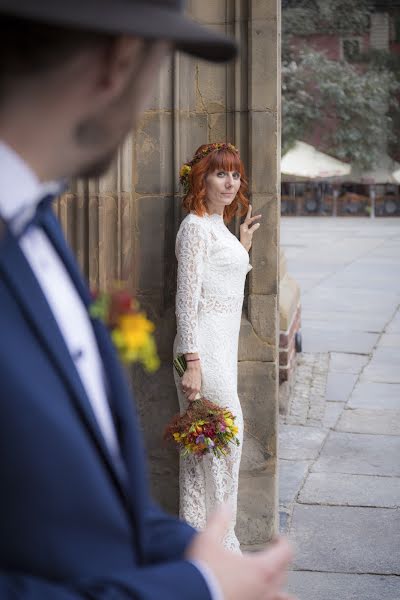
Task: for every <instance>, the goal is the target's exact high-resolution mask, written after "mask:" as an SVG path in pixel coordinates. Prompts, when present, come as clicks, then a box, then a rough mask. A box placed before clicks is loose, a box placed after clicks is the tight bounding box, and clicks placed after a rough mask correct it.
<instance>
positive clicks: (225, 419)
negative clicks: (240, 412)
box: [164, 356, 240, 457]
mask: <svg viewBox="0 0 400 600" xmlns="http://www.w3.org/2000/svg"><path fill="white" fill-rule="evenodd" d="M174 367H175V369H176V371H177V373H178V374H179V376H180V377H182V375H183V373H184V372H185V369H186V361H185V358H184V357H183V356H179V357H177V358H176V359H175V360H174ZM235 419H236V417H235V416H234V415H233V414H232V413H231V411H230V410H228V409H227V408H225V407H222V406H218V405H217V404H214V403H213V402H210V401H209V400H207V399H206V398H199V399H197V400H195V401H194V402H191V403H190V404H189V407H188V409H187V411H186V412H185V413H184V414H183V415H180V414H177V415H175V416H174V417H173V419H172V421H171V422H170V423H169V424H168V425H167V427H166V429H165V433H164V439H165V440H167V441H173V442H174V443H175V445H176V446H177V448H178V449H179V450H180V451H181V454H182V455H183V456H187V455H188V454H195V455H197V456H203V455H205V454H208V453H210V452H212V453H213V454H214V455H215V456H217V457H221V456H226V455H227V454H229V452H230V446H229V444H233V445H235V446H239V445H240V442H239V438H238V437H237V434H238V433H239V428H238V426H237V425H236V424H235Z"/></svg>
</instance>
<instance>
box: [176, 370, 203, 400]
mask: <svg viewBox="0 0 400 600" xmlns="http://www.w3.org/2000/svg"><path fill="white" fill-rule="evenodd" d="M181 383H182V390H183V393H184V394H185V396H186V398H187V399H188V400H189V402H193V400H195V399H196V396H197V394H199V393H200V390H201V368H200V361H199V360H196V361H193V362H188V363H187V367H186V371H185V372H184V374H183V376H182V382H181Z"/></svg>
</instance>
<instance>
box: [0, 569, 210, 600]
mask: <svg viewBox="0 0 400 600" xmlns="http://www.w3.org/2000/svg"><path fill="white" fill-rule="evenodd" d="M0 598H1V600H159V599H160V598H162V599H163V600H176V599H177V598H179V600H211V596H210V592H209V589H208V586H207V584H206V581H205V579H204V577H203V576H202V575H201V574H200V571H199V570H198V569H197V568H196V566H194V565H193V564H191V563H190V562H187V561H176V562H169V563H163V564H161V565H157V566H153V567H144V568H141V569H132V571H130V572H128V573H126V574H119V575H116V576H115V578H114V579H113V580H112V581H111V580H102V579H101V577H98V578H96V579H95V580H81V581H71V582H63V583H56V582H51V581H46V580H44V579H40V578H36V577H32V576H30V575H23V574H19V573H7V572H5V571H2V572H0Z"/></svg>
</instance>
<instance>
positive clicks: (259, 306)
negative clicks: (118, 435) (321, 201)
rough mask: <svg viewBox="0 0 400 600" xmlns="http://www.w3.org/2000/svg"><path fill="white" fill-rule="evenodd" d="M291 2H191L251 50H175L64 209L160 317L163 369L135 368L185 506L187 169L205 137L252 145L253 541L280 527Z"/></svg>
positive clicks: (157, 459) (245, 388) (245, 363)
mask: <svg viewBox="0 0 400 600" xmlns="http://www.w3.org/2000/svg"><path fill="white" fill-rule="evenodd" d="M279 6H280V2H279V1H278V0H250V1H249V2H243V1H242V0H228V1H226V0H204V1H202V2H197V0H192V1H191V2H189V4H188V10H189V11H190V12H191V14H192V15H193V16H194V18H196V19H199V20H201V21H202V22H205V23H208V24H209V26H210V27H212V28H215V29H218V30H221V31H225V32H227V33H228V34H230V35H233V36H235V37H236V39H237V40H238V41H239V43H240V45H241V53H240V58H239V59H238V60H237V61H236V63H234V64H233V63H232V64H230V65H227V66H226V65H211V64H208V63H205V62H202V61H197V60H195V59H192V58H189V57H186V56H181V55H176V56H174V57H172V58H171V59H170V60H169V61H168V63H167V64H166V65H165V66H164V68H163V70H162V72H161V73H160V75H159V77H158V81H157V82H156V86H155V89H154V93H153V97H152V100H151V103H150V106H149V109H148V110H147V111H146V113H145V115H144V117H143V119H142V121H141V124H140V126H139V128H138V131H137V132H136V133H135V134H133V135H131V136H130V137H129V139H128V140H127V141H126V143H125V145H124V147H123V148H122V149H121V151H120V153H119V156H118V159H117V160H116V162H115V164H114V165H113V167H112V169H111V170H110V172H109V174H108V175H107V176H106V177H104V178H102V179H101V180H99V181H89V182H79V183H76V184H75V185H74V186H73V189H72V190H71V193H70V194H67V195H66V196H65V197H64V198H63V199H62V200H61V201H60V203H59V207H58V210H59V214H60V216H61V219H62V222H63V225H64V227H65V229H66V231H67V235H68V238H69V240H70V242H71V244H72V245H73V247H74V248H75V250H76V252H77V254H78V258H79V260H80V263H81V265H82V267H83V269H84V270H85V272H86V273H87V274H88V276H89V279H90V282H91V284H92V285H93V286H98V285H99V286H100V287H101V288H104V287H106V286H108V285H110V284H111V283H112V282H113V281H114V280H115V279H125V280H127V281H128V283H129V285H131V286H132V288H133V289H134V290H135V292H136V294H137V296H138V298H139V300H140V302H141V303H142V305H143V307H144V308H145V309H146V310H147V312H148V313H149V316H150V317H151V318H152V319H153V320H154V321H155V322H156V324H157V338H158V343H159V350H160V355H161V358H162V363H163V364H162V367H161V369H160V371H159V372H158V373H157V374H156V375H154V376H152V377H148V376H146V375H145V374H144V373H143V372H142V371H141V370H140V369H135V370H134V373H133V386H134V388H135V395H136V399H137V404H138V408H139V413H140V416H141V421H142V425H143V432H144V436H145V441H146V446H147V450H148V456H149V466H150V473H151V481H152V487H153V491H154V494H155V496H156V497H157V498H158V499H159V500H160V502H161V503H162V504H163V505H164V506H165V508H167V509H168V510H170V511H172V512H176V511H177V506H178V481H177V465H178V461H177V456H176V455H175V453H174V452H173V451H171V450H165V448H163V446H162V443H161V437H162V431H163V427H164V425H165V423H166V422H167V420H168V419H169V418H170V417H171V415H172V414H173V413H174V412H176V410H177V408H178V405H177V398H176V394H175V389H174V384H173V378H172V367H171V360H172V343H173V338H174V335H175V318H174V295H175V279H176V261H175V256H174V244H175V236H176V233H177V229H178V227H179V223H180V221H181V219H182V216H183V214H182V211H181V208H180V195H179V194H180V190H179V187H178V170H179V165H180V164H181V163H182V162H183V161H184V160H186V159H187V158H189V157H190V156H191V155H192V154H193V151H194V150H195V149H196V148H197V146H199V145H200V144H202V143H205V142H213V141H217V140H218V141H219V140H229V141H231V142H233V143H234V144H236V145H237V146H239V147H240V151H241V155H242V158H243V159H244V161H245V163H246V167H247V170H248V173H249V178H250V184H251V193H252V202H253V205H254V207H255V210H257V211H260V212H261V213H262V215H263V225H262V229H261V230H260V231H259V232H258V234H257V238H256V240H255V242H254V247H253V250H252V256H251V262H252V264H253V271H252V272H251V274H250V278H249V283H248V289H247V293H246V302H245V310H244V313H243V327H242V335H241V345H240V356H239V359H240V364H239V377H240V380H239V392H240V397H241V401H242V403H243V409H244V413H245V420H246V425H245V429H246V431H245V444H244V457H243V465H242V470H241V487H240V501H239V505H240V513H239V524H238V533H239V537H240V539H241V541H242V543H243V544H245V545H254V544H260V543H263V542H265V541H267V539H268V538H269V537H270V536H271V534H272V533H273V531H274V530H275V528H276V499H277V497H276V476H275V475H276V437H277V436H276V427H277V407H278V391H277V366H278V365H277V331H278V328H277V295H278V285H277V282H278V262H279V254H278V237H279V236H278V231H279V196H278V194H279V142H280V139H279V135H280V128H279V111H278V106H279V86H280V83H279V72H280V65H279V56H280V49H279V25H280V16H279ZM237 228H238V223H236V224H233V225H232V229H233V230H236V231H237Z"/></svg>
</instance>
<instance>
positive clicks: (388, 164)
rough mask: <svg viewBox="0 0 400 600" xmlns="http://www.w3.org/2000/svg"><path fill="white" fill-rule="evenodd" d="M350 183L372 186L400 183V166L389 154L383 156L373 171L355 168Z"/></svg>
mask: <svg viewBox="0 0 400 600" xmlns="http://www.w3.org/2000/svg"><path fill="white" fill-rule="evenodd" d="M396 173H397V177H396ZM348 181H351V182H352V183H363V184H370V185H375V184H386V183H394V184H396V183H400V164H399V163H398V162H396V161H395V160H393V159H392V158H390V156H388V155H387V154H382V155H381V156H380V158H379V160H378V161H377V164H376V165H375V166H374V167H372V168H371V169H366V170H362V169H357V168H353V170H352V172H351V177H349V179H348Z"/></svg>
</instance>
